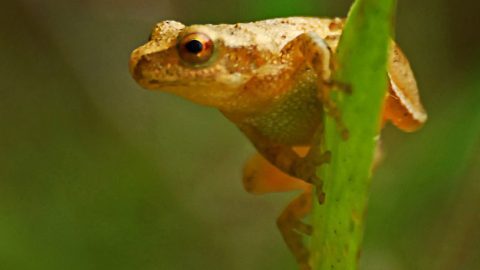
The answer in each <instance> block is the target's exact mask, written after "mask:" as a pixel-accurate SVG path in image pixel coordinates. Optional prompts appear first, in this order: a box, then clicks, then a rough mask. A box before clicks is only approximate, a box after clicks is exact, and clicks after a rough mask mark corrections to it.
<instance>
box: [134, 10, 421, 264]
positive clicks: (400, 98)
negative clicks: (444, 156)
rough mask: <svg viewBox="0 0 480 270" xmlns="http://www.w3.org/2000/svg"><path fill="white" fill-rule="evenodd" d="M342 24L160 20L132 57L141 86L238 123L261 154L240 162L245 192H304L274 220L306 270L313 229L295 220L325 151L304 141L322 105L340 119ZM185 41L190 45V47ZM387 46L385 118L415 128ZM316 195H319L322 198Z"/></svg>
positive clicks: (395, 55)
mask: <svg viewBox="0 0 480 270" xmlns="http://www.w3.org/2000/svg"><path fill="white" fill-rule="evenodd" d="M342 29H343V20H342V19H339V18H333V19H330V18H323V19H320V18H305V17H291V18H281V19H272V20H265V21H259V22H253V23H238V24H221V25H192V26H185V25H183V24H181V23H178V22H175V21H164V22H160V23H158V24H157V25H156V26H155V28H154V30H153V32H152V35H151V38H150V40H149V42H148V43H146V44H145V45H143V46H141V47H139V48H137V49H136V50H134V51H133V53H132V56H131V59H130V71H131V73H132V76H133V77H134V79H135V80H136V81H137V82H138V83H139V84H140V85H142V86H143V87H145V88H147V89H151V90H161V91H165V92H170V93H174V94H176V95H179V96H182V97H185V98H187V99H189V100H191V101H193V102H196V103H199V104H203V105H207V106H212V107H215V108H218V109H219V110H220V111H221V112H222V113H223V114H224V115H225V116H226V117H227V118H228V119H230V120H231V121H232V122H233V123H234V124H236V125H237V126H238V127H239V128H240V130H242V131H243V133H244V134H245V135H246V136H247V137H248V138H249V140H250V141H251V142H252V143H253V145H254V146H255V147H256V149H257V150H258V152H259V154H257V155H256V156H254V157H253V158H252V159H251V160H250V161H249V162H247V164H246V166H245V168H244V178H243V182H244V186H245V189H246V190H247V191H248V192H251V193H256V194H259V193H267V192H277V191H289V190H295V189H298V190H302V191H303V193H302V194H301V195H300V196H299V197H298V198H296V199H295V200H294V201H293V202H292V203H290V204H289V205H288V206H287V208H286V209H285V210H284V212H283V213H282V215H281V216H280V217H279V218H278V221H277V224H278V227H279V229H280V231H281V233H282V236H283V238H284V239H285V242H286V243H287V245H288V247H289V248H290V250H291V251H292V252H293V254H294V255H295V257H296V259H297V261H298V263H299V265H300V267H301V268H302V269H310V267H309V262H308V258H309V256H308V250H307V249H306V248H305V247H304V245H303V243H302V235H304V234H307V235H308V234H310V233H311V227H310V226H309V225H306V224H304V223H302V222H301V220H302V219H303V218H304V217H305V215H307V214H308V212H309V211H310V208H311V203H312V202H311V198H312V196H311V195H310V194H311V191H312V185H311V183H312V182H313V180H315V177H316V176H315V173H314V168H315V167H316V166H317V165H319V164H321V163H324V162H328V161H329V157H330V153H328V152H327V153H318V152H315V151H310V150H309V148H310V147H309V146H310V145H311V143H312V141H313V139H314V138H319V139H321V138H322V136H323V134H322V127H323V125H322V119H323V117H324V116H323V114H324V112H327V113H328V114H330V115H331V116H333V117H334V118H335V119H336V120H337V121H341V119H340V118H339V117H338V115H339V114H338V112H336V109H335V105H334V104H333V103H332V102H331V101H330V99H329V98H328V97H329V94H328V92H329V90H330V88H331V85H332V84H333V83H334V82H332V81H331V79H330V77H331V73H332V69H333V68H334V66H335V65H334V60H333V58H334V54H335V50H336V48H337V44H338V41H339V38H340V35H341V33H342ZM196 37H198V38H197V39H195V38H196ZM192 39H195V40H196V41H198V42H197V44H194V43H192V44H190V45H192V46H191V47H187V45H185V44H188V43H189V42H190V41H191V40H192ZM198 43H201V44H202V45H203V46H200V47H198ZM212 44H213V45H212ZM391 48H392V49H391V54H390V59H389V69H388V75H389V78H390V82H389V90H388V91H387V94H386V97H385V106H384V113H383V115H384V117H383V122H385V121H392V122H393V123H394V124H395V125H396V126H398V127H399V128H400V129H402V130H405V131H413V130H415V129H417V128H419V127H420V126H421V125H422V124H423V123H424V122H425V121H426V113H425V111H424V109H423V107H422V105H421V103H420V100H419V96H418V89H417V85H416V82H415V78H414V76H413V73H412V71H411V68H410V65H409V63H408V60H407V59H406V57H405V56H404V55H403V53H402V52H401V51H400V49H399V48H398V47H397V46H396V45H395V44H394V43H393V42H392V46H391ZM315 182H317V181H315ZM318 190H320V191H321V188H320V189H318ZM323 196H324V194H322V193H321V192H320V193H318V194H317V197H318V199H319V200H320V202H321V201H322V200H323Z"/></svg>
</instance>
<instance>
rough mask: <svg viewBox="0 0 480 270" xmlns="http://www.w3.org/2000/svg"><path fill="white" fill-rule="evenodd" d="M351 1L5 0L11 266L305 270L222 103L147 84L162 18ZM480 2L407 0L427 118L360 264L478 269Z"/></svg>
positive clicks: (411, 138)
mask: <svg viewBox="0 0 480 270" xmlns="http://www.w3.org/2000/svg"><path fill="white" fill-rule="evenodd" d="M350 4H351V1H346V0H342V1H339V0H335V1H333V0H315V1H313V0H305V1H287V0H277V1H273V0H269V1H267V0H264V1H253V0H231V1H228V0H209V1H205V0H204V1H193V0H177V1H173V0H172V1H165V0H157V1H153V0H137V1H125V0H121V1H112V0H110V1H93V0H83V1H80V0H76V1H52V0H50V1H34V0H18V1H8V2H7V1H4V3H3V4H2V9H1V11H0V52H1V59H2V60H1V61H0V79H1V80H0V86H1V88H0V269H2V270H3V269H5V270H17V269H21V270H23V269H146V270H147V269H232V270H237V269H238V270H243V269H296V268H295V267H296V266H295V263H294V260H293V258H292V257H291V255H290V254H289V252H288V251H287V248H286V246H285V245H284V244H283V242H282V240H281V237H280V234H279V233H278V232H277V230H276V227H275V218H276V216H277V215H278V214H279V213H280V211H281V209H282V208H283V207H284V206H285V205H286V204H287V202H288V201H289V199H290V198H292V197H293V196H294V194H271V195H266V196H252V195H250V194H247V193H245V192H244V191H243V188H242V185H241V182H240V171H241V170H240V169H241V167H242V164H243V161H244V160H245V159H246V158H247V157H248V156H249V155H251V154H252V153H253V151H254V150H253V148H252V147H251V146H250V144H249V142H248V141H247V140H246V139H245V138H244V137H243V136H242V135H241V134H240V132H239V131H237V129H236V128H235V127H234V126H233V125H232V124H231V123H229V122H228V121H227V120H226V119H224V118H223V117H222V115H220V113H218V112H217V111H215V110H214V109H212V108H204V107H200V106H197V105H194V104H191V103H189V102H188V101H185V100H182V99H180V98H177V97H175V96H171V95H167V94H163V93H155V92H148V91H144V90H142V89H140V87H139V86H137V85H136V84H135V83H134V81H133V80H132V79H131V78H130V75H129V74H128V58H129V54H130V52H131V50H133V49H134V48H135V47H137V46H138V45H140V44H142V43H143V42H145V41H146V39H147V37H148V35H149V32H150V30H151V28H152V26H153V25H154V23H155V22H157V21H160V20H164V19H176V20H179V21H182V22H184V23H186V24H190V23H207V22H211V23H216V22H232V23H233V22H239V21H249V20H255V19H263V18H269V17H279V16H289V15H311V16H345V15H346V13H347V11H348V7H349V5H350ZM479 10H480V4H479V2H477V1H473V0H469V1H466V0H465V1H449V0H425V1H418V0H399V3H398V10H397V27H396V29H397V32H396V39H397V41H398V42H399V44H400V45H401V46H402V48H403V50H404V51H405V53H406V54H407V55H408V56H409V58H410V61H411V64H412V66H413V68H414V70H415V72H416V74H417V80H418V83H419V86H420V88H421V96H422V99H423V102H424V104H425V107H426V108H427V111H428V112H429V117H430V119H429V121H428V123H427V125H426V126H425V127H424V128H423V129H422V130H421V131H419V132H417V133H414V134H405V133H402V132H400V131H399V130H397V129H395V128H393V127H391V126H388V127H387V128H385V130H384V132H383V135H382V136H383V146H384V149H385V154H386V156H385V160H384V162H383V164H382V165H381V166H380V168H379V169H378V170H377V172H376V173H375V177H374V180H373V186H372V197H371V201H370V202H371V203H370V208H369V212H368V225H367V232H366V238H365V246H364V249H363V253H362V269H379V270H380V269H393V270H397V269H398V270H400V269H440V270H443V269H445V270H447V269H480V136H479V135H480V34H479V31H478V27H479V25H480V16H479V15H478V12H479Z"/></svg>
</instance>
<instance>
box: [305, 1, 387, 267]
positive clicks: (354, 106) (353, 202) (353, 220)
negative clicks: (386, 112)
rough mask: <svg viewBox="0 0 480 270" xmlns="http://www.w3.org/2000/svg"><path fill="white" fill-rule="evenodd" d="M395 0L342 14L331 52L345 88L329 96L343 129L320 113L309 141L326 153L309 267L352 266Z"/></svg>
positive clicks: (320, 171) (338, 78) (355, 7)
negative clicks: (320, 124)
mask: <svg viewBox="0 0 480 270" xmlns="http://www.w3.org/2000/svg"><path fill="white" fill-rule="evenodd" d="M395 4H396V1H395V0H357V1H356V2H355V3H354V4H353V6H352V9H351V11H350V14H349V16H348V19H347V22H346V25H345V28H344V31H343V35H342V38H341V41H340V44H339V47H338V50H337V54H336V63H337V64H338V68H337V71H336V72H335V74H334V78H335V80H336V81H339V82H342V83H345V84H347V85H349V86H350V87H351V90H352V91H351V94H348V93H346V91H342V90H340V89H335V90H334V91H332V96H331V97H332V99H333V100H334V101H335V103H336V104H337V106H338V108H339V111H340V112H341V119H342V121H343V123H344V125H345V127H346V129H347V130H348V134H349V136H348V139H347V140H345V139H342V136H341V134H340V132H339V127H338V126H337V123H335V121H334V119H332V117H326V119H325V136H324V138H323V139H324V140H323V141H322V142H317V143H316V145H315V146H314V147H321V148H322V150H328V151H331V153H332V160H331V162H330V163H329V164H327V165H325V164H324V165H322V166H320V167H318V168H317V174H318V175H320V176H321V178H322V180H323V190H324V192H325V194H326V199H325V203H324V204H322V205H318V204H316V206H315V207H314V211H313V225H314V234H313V237H312V242H311V255H312V257H311V264H312V266H313V269H316V270H319V269H322V270H323V269H341V270H344V269H345V270H348V269H357V265H358V257H359V256H358V255H359V254H360V249H361V242H362V237H363V231H364V220H365V212H366V205H367V201H368V195H369V186H370V177H371V166H372V160H373V155H374V151H375V146H376V141H377V138H378V133H379V129H380V116H381V114H380V113H381V107H382V102H383V99H384V95H385V91H386V89H387V71H386V70H387V57H388V49H389V44H390V37H391V34H392V20H393V15H394V8H395Z"/></svg>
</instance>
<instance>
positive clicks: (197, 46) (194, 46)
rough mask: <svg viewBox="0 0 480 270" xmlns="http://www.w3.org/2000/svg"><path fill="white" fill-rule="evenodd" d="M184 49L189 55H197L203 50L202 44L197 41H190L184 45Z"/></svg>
mask: <svg viewBox="0 0 480 270" xmlns="http://www.w3.org/2000/svg"><path fill="white" fill-rule="evenodd" d="M185 49H187V51H189V52H191V53H199V52H201V51H202V50H203V44H202V42H200V41H198V40H195V39H194V40H190V41H189V42H187V44H185Z"/></svg>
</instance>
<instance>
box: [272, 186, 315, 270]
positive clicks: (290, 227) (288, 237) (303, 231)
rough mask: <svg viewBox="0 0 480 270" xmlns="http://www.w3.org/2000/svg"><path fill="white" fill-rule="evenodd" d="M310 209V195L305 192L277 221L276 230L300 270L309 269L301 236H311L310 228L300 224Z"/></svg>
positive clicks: (307, 256) (306, 250)
mask: <svg viewBox="0 0 480 270" xmlns="http://www.w3.org/2000/svg"><path fill="white" fill-rule="evenodd" d="M311 208H312V195H311V192H310V191H306V192H304V193H302V194H301V195H300V196H298V197H297V198H295V199H294V200H293V201H292V202H291V203H290V204H289V205H288V206H287V208H285V210H283V212H282V214H281V215H280V216H279V217H278V219H277V226H278V229H279V230H280V232H281V234H282V237H283V239H284V241H285V243H286V244H287V246H288V248H289V249H290V251H291V252H292V253H293V255H294V256H295V259H296V260H297V263H298V264H299V265H300V268H301V269H302V270H310V269H311V267H310V265H309V259H310V253H309V251H308V249H307V248H306V247H305V244H304V243H303V236H304V235H311V234H312V226H311V225H307V224H305V223H303V222H302V219H303V218H304V217H305V216H306V215H307V214H308V213H310V211H311Z"/></svg>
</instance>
